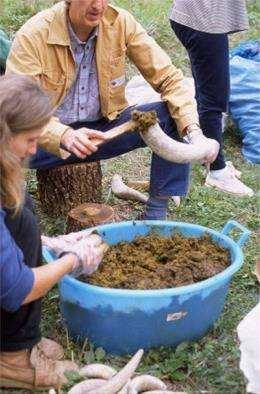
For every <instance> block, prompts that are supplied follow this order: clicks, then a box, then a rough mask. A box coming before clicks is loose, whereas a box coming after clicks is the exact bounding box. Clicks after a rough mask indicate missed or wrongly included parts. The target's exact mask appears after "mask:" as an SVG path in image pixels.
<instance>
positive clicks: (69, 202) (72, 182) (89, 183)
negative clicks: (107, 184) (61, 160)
mask: <svg viewBox="0 0 260 394" xmlns="http://www.w3.org/2000/svg"><path fill="white" fill-rule="evenodd" d="M36 176H37V180H38V185H37V190H38V198H39V201H40V203H41V207H42V210H43V212H45V213H46V214H48V216H51V217H66V216H67V214H68V212H69V211H70V210H71V209H72V208H74V207H76V206H78V205H80V204H82V203H85V202H101V199H102V172H101V167H100V163H99V162H93V163H80V164H69V165H64V166H60V167H55V168H51V169H46V170H37V172H36Z"/></svg>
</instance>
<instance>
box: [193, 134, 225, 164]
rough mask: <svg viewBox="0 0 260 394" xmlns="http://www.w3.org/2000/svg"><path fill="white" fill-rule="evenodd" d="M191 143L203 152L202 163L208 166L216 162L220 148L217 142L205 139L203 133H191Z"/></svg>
mask: <svg viewBox="0 0 260 394" xmlns="http://www.w3.org/2000/svg"><path fill="white" fill-rule="evenodd" d="M190 143H191V144H194V145H196V146H197V147H198V149H199V150H200V151H201V152H203V159H202V160H201V162H202V163H204V164H206V165H207V164H210V163H213V162H214V161H215V160H216V157H217V155H218V152H219V148H220V145H219V143H218V142H217V141H216V140H214V139H212V138H207V137H205V135H204V134H203V133H202V132H197V131H195V132H192V133H190Z"/></svg>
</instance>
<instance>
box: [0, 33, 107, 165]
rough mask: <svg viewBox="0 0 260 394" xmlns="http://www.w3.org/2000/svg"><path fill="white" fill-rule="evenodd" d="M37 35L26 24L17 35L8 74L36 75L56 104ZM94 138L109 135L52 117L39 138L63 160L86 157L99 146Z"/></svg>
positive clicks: (47, 148)
mask: <svg viewBox="0 0 260 394" xmlns="http://www.w3.org/2000/svg"><path fill="white" fill-rule="evenodd" d="M36 37H38V35H36V34H32V31H31V30H30V29H29V28H28V27H27V26H26V25H25V26H24V27H23V28H22V29H21V31H19V32H18V33H17V34H16V37H15V39H14V42H13V44H12V47H11V50H10V53H9V56H8V59H7V62H6V73H15V74H25V75H28V76H31V77H33V78H34V79H36V80H37V81H38V82H39V84H40V85H41V87H42V88H43V89H44V90H45V91H46V92H47V94H49V96H50V99H51V101H52V102H53V105H54V106H56V105H57V102H56V101H55V99H54V97H55V94H54V93H55V92H54V91H50V86H49V84H48V83H47V82H46V80H45V75H44V70H43V67H42V61H41V56H42V53H41V51H40V50H39V48H38V46H39V45H42V46H45V45H46V43H44V42H40V43H39V37H38V41H37V40H36ZM92 138H95V139H100V140H105V138H106V137H105V135H104V133H102V132H100V131H97V130H91V129H87V128H85V127H83V128H81V129H78V130H77V131H75V130H73V129H72V128H70V127H69V126H68V125H64V124H63V123H61V122H60V121H59V119H58V118H57V117H55V116H53V117H52V118H51V119H50V121H49V123H48V124H47V125H46V126H45V128H44V132H43V134H42V135H41V137H40V139H39V146H41V147H42V148H43V149H44V150H46V151H47V152H50V153H52V154H54V155H56V156H58V157H61V158H62V159H66V158H67V157H68V156H70V153H74V154H75V155H76V156H77V157H79V158H81V159H84V158H85V157H86V156H87V155H91V154H92V153H93V152H95V151H96V150H97V149H98V148H97V147H96V146H95V145H94V144H92V142H91V139H92ZM62 147H64V148H65V149H66V150H65V149H62Z"/></svg>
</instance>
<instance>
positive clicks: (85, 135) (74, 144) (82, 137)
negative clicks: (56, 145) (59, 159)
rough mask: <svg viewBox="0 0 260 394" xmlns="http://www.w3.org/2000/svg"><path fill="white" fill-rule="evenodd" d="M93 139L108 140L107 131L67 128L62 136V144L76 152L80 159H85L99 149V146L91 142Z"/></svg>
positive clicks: (70, 150)
mask: <svg viewBox="0 0 260 394" xmlns="http://www.w3.org/2000/svg"><path fill="white" fill-rule="evenodd" d="M91 139H95V141H96V140H99V141H104V140H106V135H105V133H102V132H101V131H98V130H92V129H87V128H86V127H82V128H81V129H78V130H74V129H69V130H67V131H66V132H65V133H64V134H63V135H62V137H61V144H62V145H63V146H64V147H65V148H66V149H67V150H68V151H69V152H71V153H74V155H76V156H77V157H79V158H80V159H85V158H86V156H89V155H91V154H92V153H94V152H96V151H97V149H98V148H97V146H96V145H95V144H94V143H93V142H91Z"/></svg>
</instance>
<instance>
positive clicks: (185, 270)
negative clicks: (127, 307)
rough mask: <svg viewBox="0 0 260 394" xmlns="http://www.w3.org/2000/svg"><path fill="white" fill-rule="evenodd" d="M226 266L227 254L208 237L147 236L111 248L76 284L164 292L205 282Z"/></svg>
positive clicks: (228, 257)
mask: <svg viewBox="0 0 260 394" xmlns="http://www.w3.org/2000/svg"><path fill="white" fill-rule="evenodd" d="M230 263H231V259H230V253H229V251H228V250H226V249H224V248H222V247H220V246H219V245H218V244H216V243H215V242H214V241H213V240H212V239H211V238H210V236H208V235H205V236H203V237H201V238H193V237H189V238H185V237H183V236H182V235H180V234H174V235H172V236H171V237H161V236H159V235H156V234H152V233H151V234H150V235H148V236H140V237H137V238H136V239H135V240H134V241H132V242H130V243H128V242H120V243H118V244H117V245H114V246H111V247H110V248H109V249H108V251H107V252H106V254H105V256H104V258H103V261H102V263H101V264H100V266H99V269H98V270H97V271H96V272H95V273H94V274H92V275H91V276H87V277H81V278H80V280H82V281H85V282H87V283H90V284H93V285H97V286H101V287H109V288H116V289H143V290H144V289H164V288H172V287H178V286H184V285H190V284H193V283H196V282H200V281H202V280H205V279H208V278H210V277H212V276H214V275H216V274H218V273H219V272H221V271H223V270H225V269H226V268H227V267H228V266H229V265H230Z"/></svg>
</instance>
